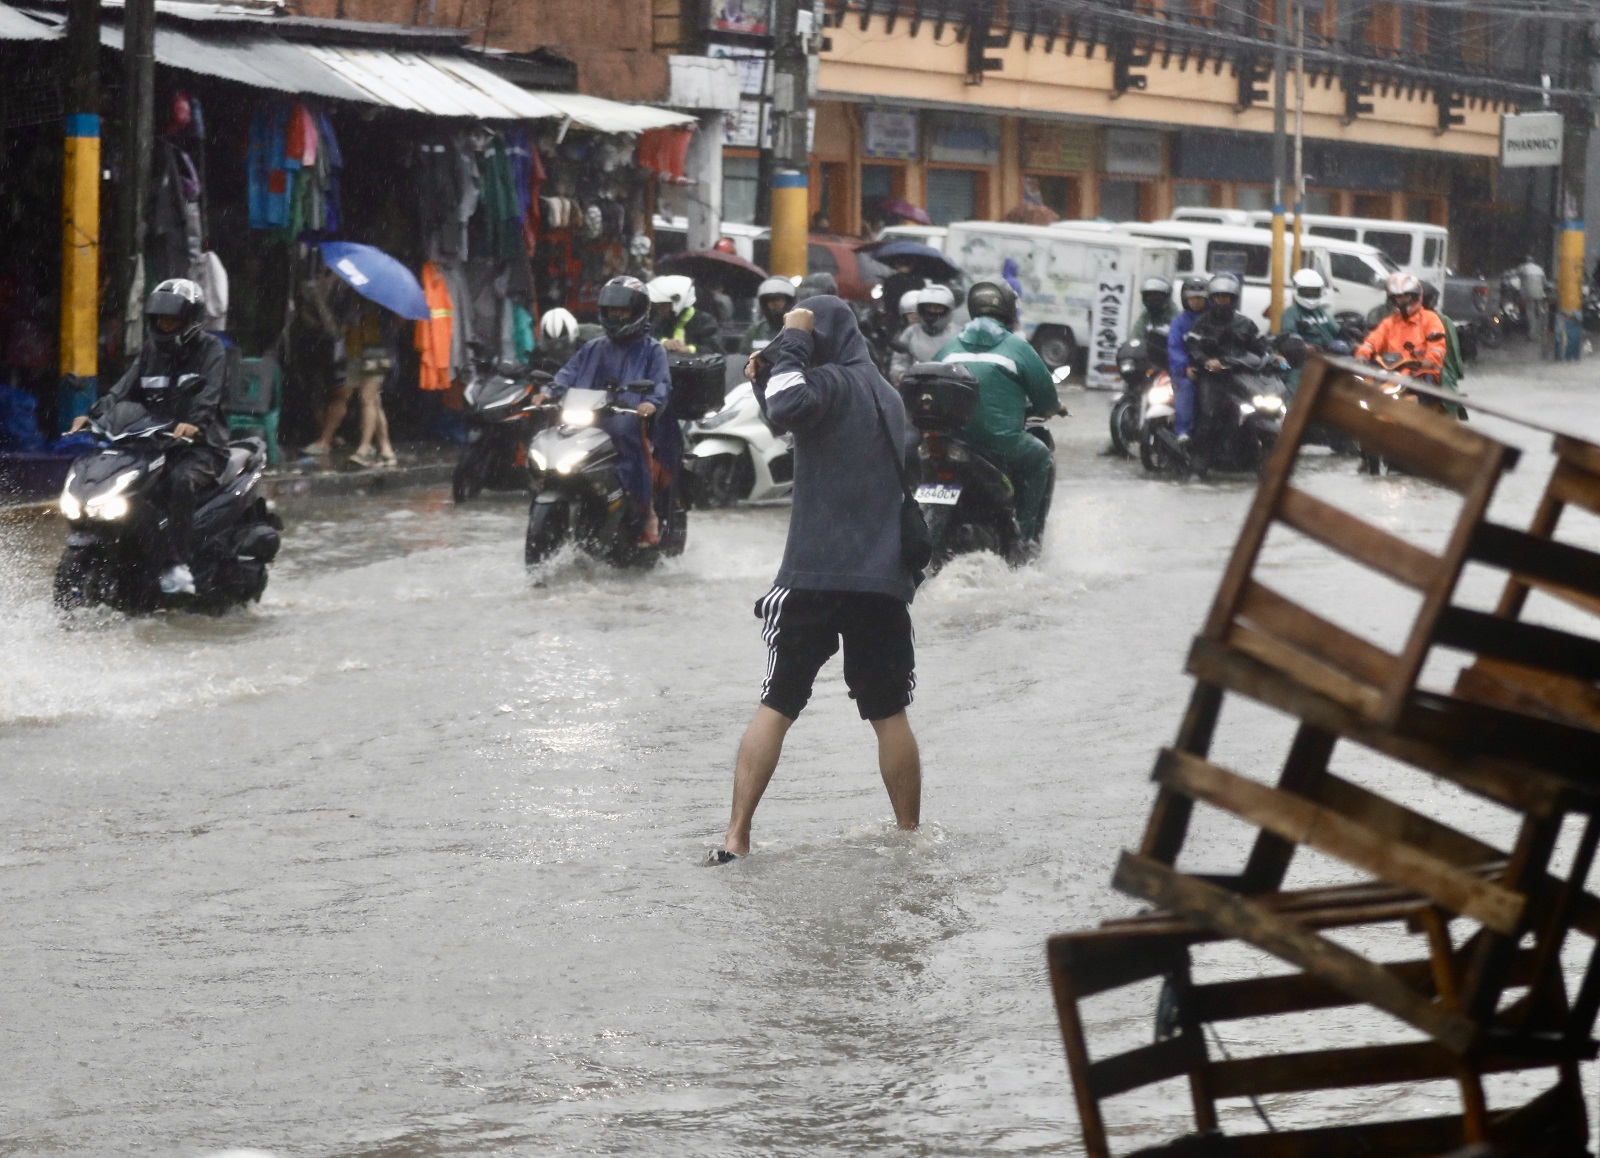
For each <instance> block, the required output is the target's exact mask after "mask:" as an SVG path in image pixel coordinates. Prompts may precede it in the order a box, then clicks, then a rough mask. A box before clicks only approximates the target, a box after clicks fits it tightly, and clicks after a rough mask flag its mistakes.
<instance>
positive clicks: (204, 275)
mask: <svg viewBox="0 0 1600 1158" xmlns="http://www.w3.org/2000/svg"><path fill="white" fill-rule="evenodd" d="M189 280H190V281H192V282H194V283H195V284H196V285H198V286H199V287H200V291H201V293H203V294H204V295H205V303H206V320H205V328H206V329H207V330H209V331H210V332H211V333H213V334H220V333H222V332H223V331H224V330H226V329H227V328H228V271H227V270H226V269H224V268H223V265H222V259H221V258H220V257H218V256H217V255H216V254H215V253H214V252H212V251H211V250H207V251H206V252H205V253H203V254H201V255H200V260H199V261H197V262H195V263H194V265H192V266H191V267H190V268H189Z"/></svg>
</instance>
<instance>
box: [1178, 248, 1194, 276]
mask: <svg viewBox="0 0 1600 1158" xmlns="http://www.w3.org/2000/svg"><path fill="white" fill-rule="evenodd" d="M1177 269H1178V272H1179V273H1193V272H1194V250H1192V249H1190V248H1188V247H1187V246H1185V247H1184V248H1183V249H1180V250H1178V266H1177Z"/></svg>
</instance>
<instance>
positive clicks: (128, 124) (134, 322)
mask: <svg viewBox="0 0 1600 1158" xmlns="http://www.w3.org/2000/svg"><path fill="white" fill-rule="evenodd" d="M155 45H156V5H155V0H124V4H123V8H122V78H123V79H122V91H123V97H124V99H123V121H122V189H121V191H120V197H119V199H118V206H117V208H118V213H117V266H118V268H117V270H116V276H115V277H114V278H113V279H112V283H111V284H112V292H113V293H114V294H115V295H116V297H115V299H114V300H115V302H116V305H117V308H118V309H120V310H121V312H122V322H123V326H122V351H123V353H124V354H125V355H129V354H131V353H133V352H136V351H137V349H138V344H139V342H140V341H141V340H142V338H141V334H140V326H141V319H142V316H143V315H142V311H141V309H140V307H141V305H142V304H143V303H142V300H141V299H142V298H143V297H144V242H145V233H146V221H145V211H146V207H147V206H148V205H149V204H150V163H151V156H150V155H151V152H152V151H153V150H154V148H155V71H156V55H155Z"/></svg>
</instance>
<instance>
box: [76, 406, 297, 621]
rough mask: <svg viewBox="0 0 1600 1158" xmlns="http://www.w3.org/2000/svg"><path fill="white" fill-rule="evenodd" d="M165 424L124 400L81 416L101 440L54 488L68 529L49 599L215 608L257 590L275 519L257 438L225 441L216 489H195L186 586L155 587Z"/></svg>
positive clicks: (255, 596) (162, 554) (161, 533)
mask: <svg viewBox="0 0 1600 1158" xmlns="http://www.w3.org/2000/svg"><path fill="white" fill-rule="evenodd" d="M180 387H181V383H180ZM175 426H176V423H175V422H172V421H166V420H162V419H159V418H157V417H155V416H154V415H152V414H150V412H149V411H148V410H146V409H145V408H144V407H143V406H141V405H140V404H139V403H137V402H132V401H128V402H121V403H119V404H117V405H116V406H115V407H113V408H112V410H111V412H110V413H109V414H108V415H106V416H105V418H104V419H103V420H91V422H90V423H89V430H90V431H91V432H92V433H94V434H95V435H96V436H97V437H98V438H99V439H100V443H101V445H100V447H99V449H97V450H94V451H91V452H89V453H88V454H85V455H83V456H82V457H80V458H79V459H78V460H77V461H76V462H74V463H73V464H72V469H71V470H70V471H69V472H68V473H67V481H66V485H65V486H64V487H63V488H62V491H61V513H62V514H63V515H65V516H66V519H67V522H68V523H69V524H70V527H71V529H70V530H69V531H68V533H67V546H66V550H65V551H63V552H62V555H61V562H60V564H59V565H58V566H57V567H56V582H55V600H56V604H57V606H59V607H61V608H62V609H64V610H71V609H73V608H76V607H86V606H91V605H95V604H103V605H105V606H108V607H111V608H113V609H115V610H117V611H123V612H130V613H141V612H149V611H154V610H156V609H158V608H163V607H193V608H198V609H203V610H212V611H220V610H222V609H224V608H226V607H228V606H229V605H231V604H235V603H249V602H251V601H253V600H259V599H260V598H261V593H262V591H263V590H265V589H266V586H267V564H269V563H271V562H272V560H273V559H274V558H276V557H277V554H278V544H279V539H278V532H279V531H280V530H282V529H283V523H282V521H281V520H280V519H279V518H278V516H277V515H276V514H274V513H273V512H272V510H271V509H270V507H269V506H268V504H267V500H266V498H265V497H264V495H263V494H262V490H261V475H262V472H263V471H264V470H265V469H266V465H267V451H266V444H265V443H263V442H262V441H261V440H260V439H258V438H247V439H243V440H241V441H239V442H235V443H232V444H231V445H230V446H229V447H228V462H227V465H226V467H224V469H223V471H222V474H221V477H220V478H219V479H218V480H217V485H216V487H215V488H214V489H213V490H212V491H211V492H210V493H208V494H203V495H201V496H200V497H199V502H198V504H197V505H196V508H195V514H194V544H195V548H194V558H193V560H192V562H191V564H190V570H191V572H192V573H193V575H194V586H195V593H194V594H193V595H164V594H162V592H161V587H160V575H161V571H162V568H163V564H164V561H165V560H166V559H167V557H168V551H167V550H166V548H167V546H168V542H167V538H166V536H167V518H166V514H165V512H164V510H163V508H162V504H161V492H162V486H161V483H162V474H163V471H164V469H165V467H166V462H167V454H168V452H169V451H171V450H173V449H174V448H175V447H176V446H177V445H178V444H179V440H178V439H176V438H174V437H173V434H172V431H173V428H174V427H175Z"/></svg>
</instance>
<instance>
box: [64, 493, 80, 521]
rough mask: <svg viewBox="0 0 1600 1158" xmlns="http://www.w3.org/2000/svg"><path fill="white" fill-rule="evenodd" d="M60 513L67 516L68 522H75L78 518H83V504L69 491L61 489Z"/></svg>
mask: <svg viewBox="0 0 1600 1158" xmlns="http://www.w3.org/2000/svg"><path fill="white" fill-rule="evenodd" d="M61 513H62V514H63V515H65V516H66V517H67V520H68V521H69V522H74V523H75V522H77V521H78V520H79V519H81V518H83V504H82V503H80V502H79V501H78V500H77V499H75V498H74V497H73V496H72V494H71V492H69V491H62V492H61Z"/></svg>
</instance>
